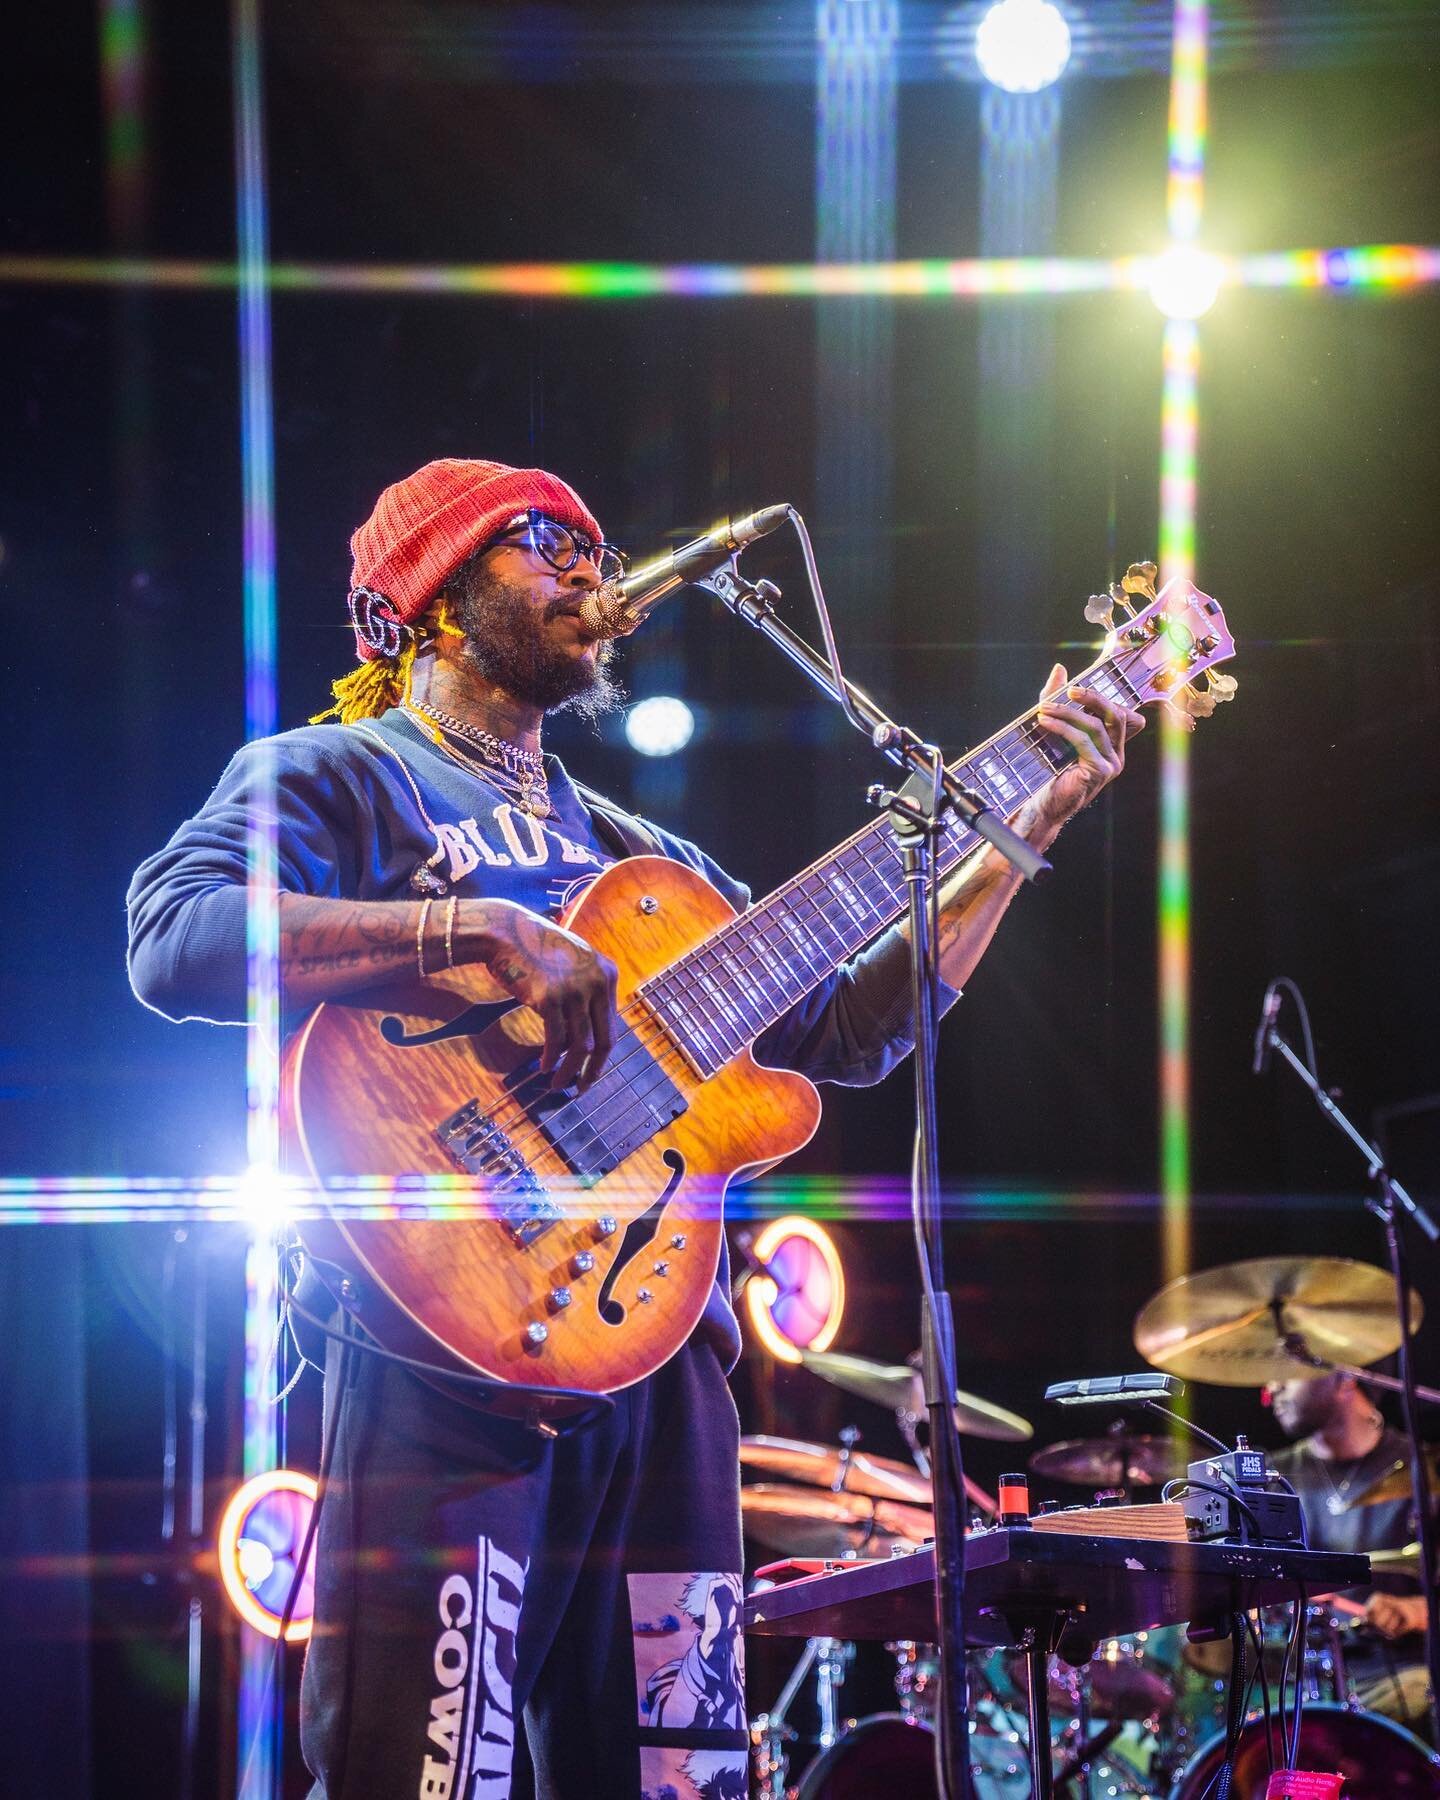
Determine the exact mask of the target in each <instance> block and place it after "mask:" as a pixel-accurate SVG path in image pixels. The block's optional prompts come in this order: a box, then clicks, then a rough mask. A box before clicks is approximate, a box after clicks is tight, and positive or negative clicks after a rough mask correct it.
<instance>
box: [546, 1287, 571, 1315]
mask: <svg viewBox="0 0 1440 1800" xmlns="http://www.w3.org/2000/svg"><path fill="white" fill-rule="evenodd" d="M545 1304H546V1305H547V1306H548V1307H549V1308H550V1310H551V1312H564V1310H565V1308H566V1307H567V1306H568V1305H569V1304H570V1290H569V1288H565V1287H554V1288H551V1290H550V1293H549V1295H548V1297H547V1298H546V1301H545Z"/></svg>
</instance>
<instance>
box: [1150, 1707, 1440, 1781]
mask: <svg viewBox="0 0 1440 1800" xmlns="http://www.w3.org/2000/svg"><path fill="white" fill-rule="evenodd" d="M1275 1745H1276V1757H1277V1762H1278V1758H1279V1724H1278V1721H1277V1723H1276V1728H1275ZM1224 1757H1225V1735H1224V1733H1223V1732H1221V1733H1219V1734H1218V1735H1217V1736H1216V1737H1214V1738H1212V1739H1211V1740H1210V1742H1209V1743H1208V1744H1204V1745H1202V1746H1201V1748H1200V1750H1199V1751H1198V1752H1197V1753H1196V1755H1195V1756H1193V1757H1192V1758H1191V1760H1190V1761H1189V1762H1188V1763H1187V1764H1186V1765H1185V1767H1184V1769H1182V1770H1181V1772H1180V1776H1179V1778H1178V1780H1177V1781H1176V1783H1175V1785H1174V1787H1173V1788H1172V1789H1171V1790H1170V1800H1200V1796H1201V1795H1202V1794H1204V1793H1205V1792H1206V1791H1207V1789H1208V1788H1209V1785H1210V1783H1211V1781H1212V1780H1213V1779H1214V1777H1215V1774H1216V1772H1217V1770H1218V1769H1219V1768H1220V1766H1221V1764H1222V1763H1223V1761H1224ZM1297 1766H1298V1767H1299V1768H1301V1769H1313V1770H1317V1771H1322V1772H1324V1773H1327V1774H1338V1775H1343V1776H1344V1778H1345V1779H1344V1789H1343V1791H1344V1795H1345V1800H1436V1796H1440V1757H1437V1756H1436V1755H1435V1754H1434V1753H1433V1752H1432V1751H1430V1750H1428V1749H1427V1748H1426V1746H1425V1745H1424V1744H1422V1743H1421V1742H1420V1740H1419V1738H1417V1737H1415V1736H1414V1735H1413V1734H1412V1733H1411V1732H1408V1731H1406V1730H1405V1728H1404V1726H1403V1725H1397V1724H1395V1722H1394V1721H1393V1720H1392V1719H1385V1718H1382V1717H1381V1716H1380V1715H1379V1714H1378V1713H1367V1712H1356V1711H1354V1710H1352V1709H1351V1708H1350V1707H1347V1706H1332V1705H1328V1704H1327V1705H1319V1706H1307V1707H1306V1708H1305V1713H1304V1718H1303V1720H1302V1722H1301V1726H1300V1754H1299V1758H1298V1761H1297ZM1269 1779H1270V1767H1269V1759H1268V1757H1267V1755H1266V1750H1265V1721H1264V1719H1263V1718H1252V1719H1250V1720H1249V1721H1248V1722H1247V1723H1246V1725H1245V1727H1244V1729H1243V1731H1242V1732H1241V1734H1240V1746H1239V1749H1238V1751H1237V1752H1236V1756H1235V1777H1234V1780H1233V1782H1232V1783H1231V1787H1230V1796H1231V1800H1264V1796H1265V1790H1266V1787H1267V1786H1268V1785H1269Z"/></svg>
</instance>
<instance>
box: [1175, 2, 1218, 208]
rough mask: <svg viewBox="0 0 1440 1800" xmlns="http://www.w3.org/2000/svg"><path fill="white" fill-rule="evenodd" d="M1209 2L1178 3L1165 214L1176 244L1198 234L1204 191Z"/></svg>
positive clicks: (1176, 7) (1176, 9)
mask: <svg viewBox="0 0 1440 1800" xmlns="http://www.w3.org/2000/svg"><path fill="white" fill-rule="evenodd" d="M1209 34H1210V7H1209V4H1208V0H1176V5H1175V24H1174V36H1173V38H1172V40H1171V50H1170V180H1169V185H1168V187H1167V189H1166V195H1165V211H1166V217H1167V219H1168V221H1169V226H1170V237H1171V240H1172V242H1174V243H1177V244H1179V243H1193V242H1194V240H1195V239H1196V238H1197V237H1198V236H1199V234H1200V215H1201V211H1202V208H1203V205H1204V187H1205V115H1206V57H1207V53H1208V48H1209Z"/></svg>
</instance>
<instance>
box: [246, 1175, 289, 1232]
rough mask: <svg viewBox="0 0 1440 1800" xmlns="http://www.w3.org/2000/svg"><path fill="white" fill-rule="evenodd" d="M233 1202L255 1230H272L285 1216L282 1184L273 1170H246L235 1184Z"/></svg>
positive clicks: (283, 1187) (283, 1186)
mask: <svg viewBox="0 0 1440 1800" xmlns="http://www.w3.org/2000/svg"><path fill="white" fill-rule="evenodd" d="M235 1202H236V1205H237V1206H238V1207H239V1209H240V1211H241V1213H242V1214H243V1215H244V1216H245V1217H246V1218H247V1219H249V1220H251V1221H252V1222H253V1223H254V1224H255V1226H256V1228H257V1229H260V1230H269V1229H273V1228H274V1227H275V1226H277V1225H279V1224H280V1223H281V1221H282V1220H283V1219H284V1218H285V1216H286V1207H285V1185H284V1182H283V1181H282V1179H281V1177H280V1176H279V1175H277V1174H276V1173H275V1171H274V1170H273V1169H262V1168H251V1169H247V1170H246V1171H245V1173H244V1174H243V1175H242V1176H241V1177H240V1179H239V1181H237V1182H236V1184H235Z"/></svg>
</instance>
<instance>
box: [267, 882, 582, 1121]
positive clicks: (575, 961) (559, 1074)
mask: <svg viewBox="0 0 1440 1800" xmlns="http://www.w3.org/2000/svg"><path fill="white" fill-rule="evenodd" d="M421 904H422V903H421V902H419V901H415V900H329V899H322V898H318V897H316V896H314V895H310V894H281V896H280V981H281V991H282V994H283V996H284V1003H285V1006H286V1008H287V1009H289V1008H294V1009H296V1010H297V1011H298V1010H301V1009H304V1008H307V1007H312V1006H318V1005H319V1004H320V1002H321V1001H322V1000H333V999H336V998H337V997H338V996H340V995H342V994H351V993H356V992H358V991H360V990H362V989H364V988H366V987H373V986H374V985H375V984H376V983H377V982H380V981H384V980H385V979H386V978H387V977H391V976H395V975H411V974H415V973H416V972H417V967H418V964H417V957H416V948H417V933H418V932H419V930H420V920H421ZM448 906H449V902H448V901H442V902H437V903H436V904H434V905H432V906H431V907H430V909H429V912H428V914H427V916H426V918H425V967H426V969H427V970H429V971H430V972H432V973H433V972H434V971H436V970H438V969H442V968H443V967H444V966H445V918H446V909H447V908H448ZM451 949H452V950H453V952H454V958H455V962H456V963H457V964H458V965H462V966H464V965H469V964H474V963H480V964H483V965H484V967H485V968H487V969H488V970H489V971H490V973H491V974H492V975H493V976H494V978H495V979H496V981H498V982H499V983H500V985H501V986H502V987H503V988H505V989H506V991H507V992H508V993H511V994H514V996H515V997H516V999H517V1000H520V1001H523V1002H524V1004H525V1005H526V1006H530V1007H533V1008H534V1010H535V1011H536V1012H537V1013H539V1015H540V1017H541V1019H542V1021H543V1022H544V1025H545V1048H544V1050H543V1052H542V1053H541V1058H540V1066H541V1068H543V1069H554V1071H555V1086H556V1087H567V1086H569V1084H570V1083H571V1082H572V1081H578V1082H579V1084H580V1085H581V1086H582V1087H587V1086H589V1084H590V1082H591V1081H593V1080H594V1079H595V1077H596V1075H598V1074H599V1072H600V1068H601V1065H602V1064H603V1063H604V1061H605V1058H606V1056H607V1055H608V1054H609V1051H610V1045H611V1042H612V1040H613V1035H614V1028H613V1024H612V1019H613V1015H614V1010H615V965H614V964H613V963H612V962H610V961H609V959H608V958H607V957H604V956H601V955H600V954H599V953H598V952H597V951H595V950H592V949H591V948H590V946H589V944H587V943H586V942H585V940H584V939H583V938H579V937H576V936H575V934H574V933H573V932H570V931H566V930H565V929H564V928H563V927H561V926H559V925H552V924H551V923H550V922H549V920H547V919H542V918H541V917H540V916H539V914H537V913H532V912H528V911H527V910H526V909H525V908H524V907H523V906H517V905H515V903H514V902H513V901H509V900H461V901H460V902H459V903H458V904H457V906H456V908H455V929H454V931H453V932H452V934H451Z"/></svg>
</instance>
